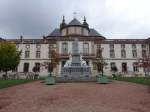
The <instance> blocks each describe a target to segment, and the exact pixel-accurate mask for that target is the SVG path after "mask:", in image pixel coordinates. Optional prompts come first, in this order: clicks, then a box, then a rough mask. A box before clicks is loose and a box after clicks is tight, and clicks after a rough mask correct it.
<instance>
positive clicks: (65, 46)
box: [62, 43, 68, 54]
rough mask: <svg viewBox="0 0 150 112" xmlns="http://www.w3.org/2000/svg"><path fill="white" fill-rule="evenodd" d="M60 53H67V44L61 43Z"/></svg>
mask: <svg viewBox="0 0 150 112" xmlns="http://www.w3.org/2000/svg"><path fill="white" fill-rule="evenodd" d="M62 53H63V54H67V53H68V44H67V43H62Z"/></svg>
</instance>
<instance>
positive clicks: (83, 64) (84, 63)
mask: <svg viewBox="0 0 150 112" xmlns="http://www.w3.org/2000/svg"><path fill="white" fill-rule="evenodd" d="M80 63H81V66H84V67H86V66H87V64H86V61H84V60H83V58H82V55H81V54H80Z"/></svg>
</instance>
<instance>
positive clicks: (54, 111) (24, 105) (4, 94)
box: [0, 81, 150, 112]
mask: <svg viewBox="0 0 150 112" xmlns="http://www.w3.org/2000/svg"><path fill="white" fill-rule="evenodd" d="M0 112H150V94H149V93H148V92H147V87H146V86H143V85H139V84H134V83H128V82H120V81H113V82H111V83H110V84H106V85H105V84H104V85H102V84H96V83H93V82H92V83H58V84H56V85H53V86H48V85H44V84H43V83H41V82H40V81H37V82H33V83H28V84H23V85H18V86H14V87H10V88H5V89H1V90H0Z"/></svg>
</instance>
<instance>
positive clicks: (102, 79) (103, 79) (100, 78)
mask: <svg viewBox="0 0 150 112" xmlns="http://www.w3.org/2000/svg"><path fill="white" fill-rule="evenodd" d="M97 82H98V83H100V84H108V83H109V80H108V78H107V76H106V75H103V74H99V75H98V77H97Z"/></svg>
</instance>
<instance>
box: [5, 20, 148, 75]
mask: <svg viewBox="0 0 150 112" xmlns="http://www.w3.org/2000/svg"><path fill="white" fill-rule="evenodd" d="M28 38H30V37H28ZM31 38H32V37H31ZM75 38H76V39H78V47H79V53H80V54H82V55H83V59H84V60H86V62H87V64H88V65H89V66H90V67H91V70H92V75H93V76H94V75H97V74H98V71H97V67H98V66H96V65H95V64H94V62H95V61H96V60H95V59H96V57H97V55H98V54H97V53H98V50H99V49H102V56H103V58H104V60H105V61H106V63H107V66H105V67H104V72H105V73H106V74H107V75H110V74H111V66H112V65H113V64H115V65H116V67H117V68H118V72H120V73H122V72H127V73H126V74H129V75H133V74H135V73H136V74H143V75H144V74H145V72H144V69H143V68H142V67H141V68H139V67H136V66H135V64H134V63H136V62H138V60H139V59H140V58H141V59H142V58H143V55H144V53H148V51H149V50H148V49H149V43H150V41H149V39H107V38H106V37H104V36H102V35H101V34H99V33H98V32H97V31H96V30H94V29H90V28H89V25H88V23H87V22H86V19H84V21H83V23H80V22H79V21H78V20H77V19H76V18H74V19H73V20H72V21H71V22H70V23H68V24H66V23H65V19H64V18H63V21H62V23H61V24H60V29H55V30H54V31H53V32H52V33H51V34H50V35H48V36H45V37H43V38H41V39H26V37H22V36H21V37H20V39H7V40H6V41H13V42H15V43H16V47H17V48H18V50H19V51H20V50H22V55H21V62H20V64H19V66H18V69H17V71H18V72H24V71H25V70H26V71H29V72H32V68H33V67H34V66H35V64H37V63H39V64H41V63H44V62H48V61H49V54H50V52H49V51H50V49H55V50H56V52H57V53H58V54H59V59H60V61H59V64H58V65H57V67H56V69H55V70H54V74H55V75H57V76H59V75H60V73H61V68H62V67H63V66H64V64H65V62H66V60H68V59H69V54H70V53H72V49H73V48H72V43H73V42H74V39H75ZM25 63H28V64H26V65H25ZM25 66H26V68H25ZM39 73H40V75H42V76H44V75H47V74H48V70H47V68H45V67H41V68H40V71H39Z"/></svg>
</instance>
